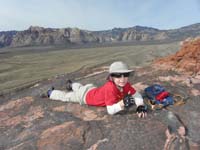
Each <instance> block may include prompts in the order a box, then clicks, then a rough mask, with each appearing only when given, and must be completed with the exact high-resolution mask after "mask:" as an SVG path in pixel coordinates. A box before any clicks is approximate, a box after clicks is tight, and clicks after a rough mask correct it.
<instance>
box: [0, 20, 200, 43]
mask: <svg viewBox="0 0 200 150" xmlns="http://www.w3.org/2000/svg"><path fill="white" fill-rule="evenodd" d="M198 35H200V24H194V25H190V26H186V27H182V28H179V29H173V30H159V29H155V28H150V27H141V26H135V27H131V28H114V29H112V30H105V31H87V30H81V29H78V28H62V29H53V28H43V27H37V26H31V27H30V28H29V29H27V30H24V31H7V32H0V47H6V46H11V47H18V46H43V45H70V44H85V43H90V44H91V43H105V42H106V43H113V42H136V41H174V40H182V39H185V38H187V37H195V36H198Z"/></svg>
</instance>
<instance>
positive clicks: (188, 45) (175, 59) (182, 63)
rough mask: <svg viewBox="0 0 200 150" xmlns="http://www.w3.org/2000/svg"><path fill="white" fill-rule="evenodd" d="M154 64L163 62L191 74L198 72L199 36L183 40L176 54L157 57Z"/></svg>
mask: <svg viewBox="0 0 200 150" xmlns="http://www.w3.org/2000/svg"><path fill="white" fill-rule="evenodd" d="M155 64H157V65H159V64H162V65H163V64H164V65H167V66H169V67H173V68H175V69H177V70H180V71H186V72H189V73H192V74H198V73H200V38H196V39H190V40H185V41H184V42H182V46H181V49H180V50H179V51H178V52H177V53H176V54H174V55H171V56H168V57H165V58H161V59H158V60H156V61H155Z"/></svg>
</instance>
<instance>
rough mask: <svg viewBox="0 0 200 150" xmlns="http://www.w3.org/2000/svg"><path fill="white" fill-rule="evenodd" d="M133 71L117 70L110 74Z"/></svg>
mask: <svg viewBox="0 0 200 150" xmlns="http://www.w3.org/2000/svg"><path fill="white" fill-rule="evenodd" d="M131 72H133V70H117V71H112V72H110V73H131Z"/></svg>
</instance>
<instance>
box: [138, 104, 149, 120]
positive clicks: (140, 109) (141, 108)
mask: <svg viewBox="0 0 200 150" xmlns="http://www.w3.org/2000/svg"><path fill="white" fill-rule="evenodd" d="M136 112H137V115H138V117H139V118H145V117H146V116H147V107H146V106H142V105H140V106H138V107H137V110H136Z"/></svg>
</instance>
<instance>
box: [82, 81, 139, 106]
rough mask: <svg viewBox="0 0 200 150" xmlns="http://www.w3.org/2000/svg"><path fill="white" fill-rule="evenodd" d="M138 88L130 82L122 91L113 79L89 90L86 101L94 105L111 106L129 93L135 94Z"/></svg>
mask: <svg viewBox="0 0 200 150" xmlns="http://www.w3.org/2000/svg"><path fill="white" fill-rule="evenodd" d="M135 92H136V90H135V89H134V88H133V87H132V86H131V84H130V83H129V82H128V83H127V84H126V85H125V86H124V87H123V90H122V91H120V90H119V89H118V88H117V86H116V85H115V84H114V83H113V82H112V81H107V82H106V83H105V84H104V85H103V86H101V87H98V88H93V89H91V90H90V91H88V92H87V95H86V103H87V104H88V105H92V106H110V105H113V104H115V103H117V102H119V101H120V100H122V99H123V98H124V96H125V95H127V94H128V93H129V94H131V95H133V94H134V93H135Z"/></svg>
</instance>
